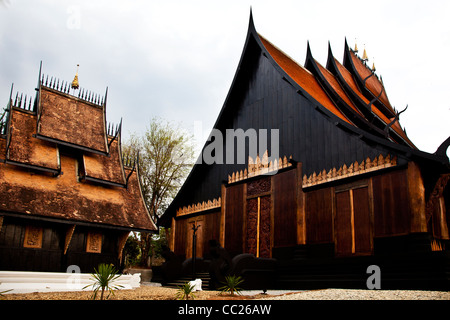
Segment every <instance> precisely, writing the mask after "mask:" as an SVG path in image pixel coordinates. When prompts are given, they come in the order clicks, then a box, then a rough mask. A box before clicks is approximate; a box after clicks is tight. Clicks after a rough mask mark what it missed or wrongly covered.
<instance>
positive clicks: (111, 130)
mask: <svg viewBox="0 0 450 320" xmlns="http://www.w3.org/2000/svg"><path fill="white" fill-rule="evenodd" d="M119 127H120V125H119V124H113V123H111V122H109V123H108V126H107V128H106V134H107V135H108V136H110V137H114V136H115V135H116V133H117V131H118V130H119Z"/></svg>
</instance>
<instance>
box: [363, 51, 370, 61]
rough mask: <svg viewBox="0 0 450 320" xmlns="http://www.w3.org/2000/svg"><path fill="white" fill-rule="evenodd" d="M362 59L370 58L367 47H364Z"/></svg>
mask: <svg viewBox="0 0 450 320" xmlns="http://www.w3.org/2000/svg"><path fill="white" fill-rule="evenodd" d="M362 59H363V60H365V61H367V60H369V57H367V53H366V48H364V52H363V56H362Z"/></svg>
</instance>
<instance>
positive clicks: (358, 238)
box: [352, 187, 372, 254]
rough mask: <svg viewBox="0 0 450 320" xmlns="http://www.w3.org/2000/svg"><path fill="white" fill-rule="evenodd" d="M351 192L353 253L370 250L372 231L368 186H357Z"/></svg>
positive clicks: (368, 251) (369, 251) (363, 252)
mask: <svg viewBox="0 0 450 320" xmlns="http://www.w3.org/2000/svg"><path fill="white" fill-rule="evenodd" d="M352 192H353V212H354V235H355V240H354V242H355V253H357V254H365V253H371V252H372V232H371V223H370V203H369V191H368V187H364V188H357V189H354V190H352Z"/></svg>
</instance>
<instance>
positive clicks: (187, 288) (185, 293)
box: [176, 282, 195, 300]
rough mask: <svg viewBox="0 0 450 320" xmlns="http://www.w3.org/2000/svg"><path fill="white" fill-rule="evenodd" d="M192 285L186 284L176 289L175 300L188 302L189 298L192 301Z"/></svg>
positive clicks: (193, 296)
mask: <svg viewBox="0 0 450 320" xmlns="http://www.w3.org/2000/svg"><path fill="white" fill-rule="evenodd" d="M194 287H195V286H194V285H193V284H192V285H191V284H190V283H189V282H186V283H185V284H184V285H182V286H179V287H178V291H177V295H176V298H177V299H178V300H189V298H192V299H194V298H195V295H194Z"/></svg>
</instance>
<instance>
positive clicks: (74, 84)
mask: <svg viewBox="0 0 450 320" xmlns="http://www.w3.org/2000/svg"><path fill="white" fill-rule="evenodd" d="M79 66H80V65H79V64H77V73H76V74H75V77H74V78H73V81H72V89H78V88H79V87H80V85H79V84H78V67H79Z"/></svg>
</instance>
